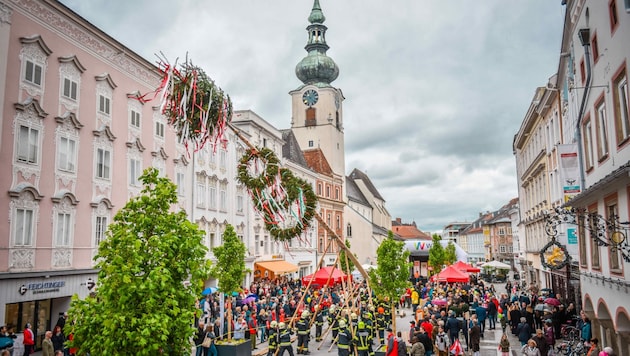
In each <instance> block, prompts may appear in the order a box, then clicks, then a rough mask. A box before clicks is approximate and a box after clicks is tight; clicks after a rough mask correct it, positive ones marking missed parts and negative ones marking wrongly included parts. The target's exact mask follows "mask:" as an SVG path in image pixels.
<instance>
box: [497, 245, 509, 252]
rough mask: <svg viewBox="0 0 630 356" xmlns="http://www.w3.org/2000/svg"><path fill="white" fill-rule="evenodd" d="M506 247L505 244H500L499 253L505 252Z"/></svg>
mask: <svg viewBox="0 0 630 356" xmlns="http://www.w3.org/2000/svg"><path fill="white" fill-rule="evenodd" d="M506 252H507V249H506V248H505V245H501V246H499V253H506Z"/></svg>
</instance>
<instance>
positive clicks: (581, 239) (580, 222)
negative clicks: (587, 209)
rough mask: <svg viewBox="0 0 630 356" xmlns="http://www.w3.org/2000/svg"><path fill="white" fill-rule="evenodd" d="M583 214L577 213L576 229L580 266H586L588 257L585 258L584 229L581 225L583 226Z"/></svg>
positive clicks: (585, 237)
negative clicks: (577, 227)
mask: <svg viewBox="0 0 630 356" xmlns="http://www.w3.org/2000/svg"><path fill="white" fill-rule="evenodd" d="M584 220H585V218H584V215H582V214H580V215H578V224H577V225H578V226H580V228H579V229H578V232H577V233H578V234H579V235H578V248H579V249H580V266H581V267H588V259H587V258H586V239H587V236H586V229H585V228H584V227H583V226H584Z"/></svg>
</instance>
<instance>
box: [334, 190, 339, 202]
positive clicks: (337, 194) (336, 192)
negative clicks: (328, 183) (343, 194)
mask: <svg viewBox="0 0 630 356" xmlns="http://www.w3.org/2000/svg"><path fill="white" fill-rule="evenodd" d="M335 199H337V200H339V188H335Z"/></svg>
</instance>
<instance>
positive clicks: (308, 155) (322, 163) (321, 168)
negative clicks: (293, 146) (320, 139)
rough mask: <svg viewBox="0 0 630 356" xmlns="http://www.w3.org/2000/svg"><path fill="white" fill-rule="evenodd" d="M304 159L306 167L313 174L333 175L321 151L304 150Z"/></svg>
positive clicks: (316, 149) (317, 149) (315, 149)
mask: <svg viewBox="0 0 630 356" xmlns="http://www.w3.org/2000/svg"><path fill="white" fill-rule="evenodd" d="M304 158H305V159H306V163H307V164H308V166H309V167H310V168H311V169H312V170H314V171H315V172H317V173H320V174H326V175H328V176H332V175H333V170H332V168H330V164H328V160H327V159H326V156H324V152H322V150H321V149H319V148H314V149H311V150H305V151H304Z"/></svg>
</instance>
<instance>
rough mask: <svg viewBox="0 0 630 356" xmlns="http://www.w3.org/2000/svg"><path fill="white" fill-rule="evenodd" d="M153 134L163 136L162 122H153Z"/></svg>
mask: <svg viewBox="0 0 630 356" xmlns="http://www.w3.org/2000/svg"><path fill="white" fill-rule="evenodd" d="M155 136H157V137H161V138H164V123H162V122H159V121H156V122H155Z"/></svg>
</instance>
